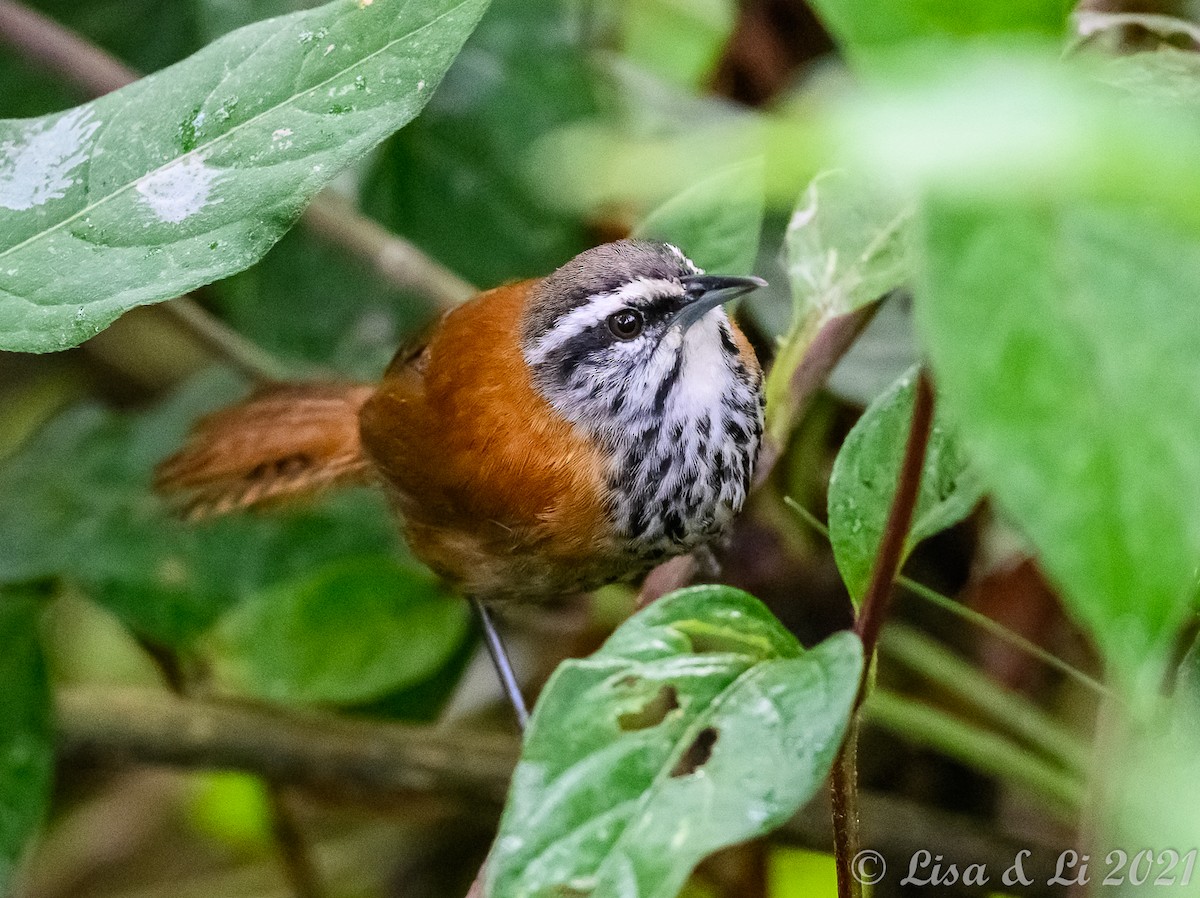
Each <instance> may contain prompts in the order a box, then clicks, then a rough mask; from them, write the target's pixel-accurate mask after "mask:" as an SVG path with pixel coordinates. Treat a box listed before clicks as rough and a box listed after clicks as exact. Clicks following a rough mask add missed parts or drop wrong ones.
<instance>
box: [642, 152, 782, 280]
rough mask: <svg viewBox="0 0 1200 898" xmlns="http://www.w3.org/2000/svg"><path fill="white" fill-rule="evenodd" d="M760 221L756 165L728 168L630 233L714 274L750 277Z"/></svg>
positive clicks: (673, 200)
mask: <svg viewBox="0 0 1200 898" xmlns="http://www.w3.org/2000/svg"><path fill="white" fill-rule="evenodd" d="M762 218H763V167H762V161H761V160H755V161H753V162H747V163H743V164H740V165H733V166H730V167H728V168H725V169H723V170H721V171H718V172H716V173H715V174H713V175H712V176H711V177H709V178H706V179H705V180H703V181H701V182H700V183H699V184H695V185H693V186H692V187H690V188H688V189H687V190H685V191H684V192H683V193H681V194H679V195H678V196H675V197H672V198H671V199H669V200H667V201H666V202H665V203H663V204H662V205H661V206H659V207H658V208H657V209H655V210H654V211H652V212H651V213H650V214H649V215H647V216H646V218H645V219H644V220H643V221H642V223H641V224H639V225H638V227H637V228H636V229H635V230H634V234H633V235H634V236H635V237H644V238H648V239H651V240H665V241H667V242H668V243H674V244H675V245H676V246H678V247H679V248H680V249H682V250H683V251H684V252H685V253H686V254H687V256H688V258H690V259H691V260H692V261H693V262H695V263H696V264H697V265H699V266H700V267H701V268H703V269H705V270H706V271H709V272H711V273H713V274H749V273H750V272H751V271H753V269H754V262H755V260H756V259H757V258H758V241H759V237H760V235H761V232H762Z"/></svg>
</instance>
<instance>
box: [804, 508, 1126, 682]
mask: <svg viewBox="0 0 1200 898" xmlns="http://www.w3.org/2000/svg"><path fill="white" fill-rule="evenodd" d="M783 501H784V503H785V504H786V505H787V506H788V507H789V508H790V509H792V511H794V512H796V514H797V516H799V518H800V519H801V520H802V521H804V523H806V524H808V525H809V526H810V527H812V528H813V529H814V530H816V531H817V532H818V533H820V534H821V535H822V536H824V537H825V538H826V539H828V538H829V528H828V527H826V526H825V525H824V524H822V523H821V521H820V520H818V519H817V517H816V516H815V515H814V514H813V513H812V512H811V511H809V510H808V509H807V508H805V507H804V506H803V505H801V504H800V503H799V502H797V501H796V500H795V499H792V498H791V497H785V498H784V500H783ZM896 582H897V583H898V584H899V585H900V586H901V587H902V588H904V589H906V590H908V591H909V592H911V593H912V594H913V595H915V596H917V597H918V598H920V599H924V600H925V601H926V602H929V603H930V604H931V605H934V606H936V607H938V608H940V609H942V610H943V611H946V612H948V613H949V614H953V615H954V616H955V617H957V618H959V619H960V620H962V621H964V622H965V623H968V624H971V625H972V626H974V627H978V628H979V629H981V630H985V631H986V632H987V633H988V634H990V635H992V636H995V637H996V638H997V639H1000V640H1002V641H1004V642H1006V643H1008V644H1009V645H1011V646H1012V647H1013V648H1015V649H1017V650H1018V651H1020V652H1024V653H1025V654H1027V655H1029V656H1030V657H1033V658H1036V659H1037V660H1038V661H1040V662H1041V663H1042V664H1045V665H1046V666H1047V667H1050V668H1053V669H1054V670H1057V671H1058V672H1059V673H1062V674H1064V675H1065V676H1068V677H1070V678H1071V679H1072V680H1074V681H1075V682H1077V683H1079V684H1080V685H1081V686H1083V687H1085V688H1086V689H1089V690H1091V691H1092V692H1094V693H1096V695H1098V696H1100V697H1101V698H1105V697H1107V696H1109V695H1110V694H1111V690H1110V689H1109V688H1108V687H1107V686H1105V685H1104V684H1103V683H1101V682H1100V681H1099V680H1097V679H1095V678H1094V677H1090V676H1088V675H1087V674H1085V673H1084V672H1083V671H1082V670H1080V669H1079V668H1077V667H1073V666H1072V665H1070V664H1068V663H1067V662H1066V661H1064V660H1063V659H1062V658H1059V657H1058V656H1057V655H1053V654H1051V653H1050V652H1048V651H1046V650H1045V649H1044V648H1042V647H1041V646H1039V645H1037V644H1036V643H1033V642H1030V641H1029V640H1028V639H1026V638H1025V637H1024V636H1022V635H1020V634H1019V633H1014V632H1013V631H1012V630H1010V629H1008V627H1006V626H1004V624H1001V623H999V622H998V621H994V620H992V619H991V618H990V617H988V616H987V615H985V614H980V613H979V612H978V611H975V610H974V609H972V608H968V607H966V606H965V605H962V604H961V603H959V602H956V601H954V599H952V598H950V597H949V596H944V595H942V594H941V593H940V592H937V591H936V590H934V589H930V588H929V587H928V586H925V585H924V584H923V583H918V582H917V581H916V580H913V579H912V578H910V577H904V576H901V577H898V578H897V579H896Z"/></svg>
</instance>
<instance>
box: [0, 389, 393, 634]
mask: <svg viewBox="0 0 1200 898" xmlns="http://www.w3.org/2000/svg"><path fill="white" fill-rule="evenodd" d="M242 392H243V388H242V387H241V386H240V385H239V384H238V383H237V382H236V381H235V380H234V379H232V378H231V377H229V376H228V375H221V376H205V377H201V378H198V379H196V380H195V381H194V382H193V383H190V384H189V385H188V386H187V387H186V388H185V389H183V390H181V391H179V393H178V394H177V395H176V396H174V397H172V399H171V400H170V401H168V402H166V403H163V404H162V405H161V406H159V407H158V408H156V409H154V410H153V411H151V412H149V413H145V414H142V415H118V414H114V413H111V412H106V411H104V410H102V409H99V408H97V407H94V406H90V405H83V406H77V407H75V408H73V409H70V410H69V411H67V412H65V413H64V414H63V415H61V416H59V417H58V418H56V419H54V420H53V421H51V422H50V423H49V424H47V425H46V426H45V427H44V428H43V429H42V430H41V431H40V432H39V433H37V434H36V435H35V436H34V437H33V438H32V439H31V440H30V441H29V443H28V444H27V445H26V446H25V447H24V448H23V449H22V450H21V452H19V453H18V454H17V455H16V456H14V457H13V458H11V459H9V460H8V461H6V462H5V464H4V465H3V466H0V545H3V546H4V547H5V550H4V552H0V583H5V582H14V581H24V580H31V579H39V578H46V577H67V578H70V579H73V580H76V581H78V582H79V583H80V584H81V585H82V586H83V587H84V588H85V589H86V590H87V591H88V593H89V594H91V595H92V597H93V598H95V599H96V600H97V601H98V602H100V603H101V604H103V605H104V606H106V607H107V608H109V609H110V610H112V611H113V612H114V613H116V614H117V615H118V616H119V617H120V618H121V619H122V621H124V623H125V624H126V625H127V626H129V627H130V628H131V629H133V630H134V632H136V633H137V634H138V635H140V636H143V637H145V638H148V639H151V640H152V641H155V642H159V643H163V644H165V645H170V646H184V645H186V644H188V643H189V642H190V641H191V640H192V639H194V638H195V637H196V636H197V635H199V634H200V633H201V632H202V631H204V630H206V629H208V628H209V627H210V626H211V625H212V623H213V622H214V621H215V620H216V619H217V618H218V617H219V616H220V615H221V614H222V613H224V611H225V610H226V609H228V608H230V607H232V606H233V605H235V604H237V603H238V602H239V601H240V600H242V599H243V598H245V597H247V596H249V595H252V594H254V593H256V592H258V591H260V590H262V589H264V588H265V587H266V586H268V585H269V584H271V583H277V582H283V581H287V580H292V579H295V578H296V577H299V576H301V575H302V574H304V573H305V572H308V571H311V570H313V569H314V568H315V567H317V566H319V565H320V564H323V563H327V562H330V561H333V560H335V559H338V558H344V557H347V556H351V555H361V554H363V553H368V552H380V553H385V552H390V551H395V546H396V531H395V526H394V524H393V523H392V521H391V517H390V515H389V513H388V511H387V508H386V506H385V503H384V502H383V501H382V498H381V497H380V496H378V495H375V494H373V493H372V494H368V493H366V492H365V491H361V492H355V493H347V494H344V495H340V496H336V497H333V498H332V499H328V500H323V501H322V502H320V503H319V504H315V505H311V506H301V507H298V508H295V509H290V510H288V511H284V512H281V513H279V514H277V515H272V516H255V515H237V516H232V517H228V518H222V519H218V520H214V521H208V522H203V523H198V524H188V523H185V522H182V521H179V520H177V519H175V518H174V517H173V516H172V515H171V514H170V513H169V511H168V509H167V508H165V507H164V505H163V503H162V502H161V501H160V500H159V499H158V498H157V497H155V496H154V494H153V492H152V490H151V471H152V469H153V467H154V465H155V463H156V462H158V461H160V460H161V459H163V458H165V457H166V456H167V455H168V454H170V453H171V452H173V451H174V450H175V449H177V448H178V447H179V446H180V445H181V443H182V440H183V435H184V433H185V432H186V430H187V428H188V427H189V426H190V424H191V423H192V422H193V421H195V420H196V418H197V417H199V416H200V415H201V414H202V413H204V412H207V411H211V410H212V409H214V408H215V407H217V406H219V405H221V404H223V403H226V402H228V401H230V400H232V399H234V398H237V397H238V396H239V395H241V393H242Z"/></svg>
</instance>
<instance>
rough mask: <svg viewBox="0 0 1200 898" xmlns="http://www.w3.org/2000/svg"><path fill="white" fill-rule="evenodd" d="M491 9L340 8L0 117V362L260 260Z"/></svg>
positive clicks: (428, 3) (403, 113)
mask: <svg viewBox="0 0 1200 898" xmlns="http://www.w3.org/2000/svg"><path fill="white" fill-rule="evenodd" d="M486 5H487V0H373V2H372V0H335V2H333V3H330V4H328V5H326V6H322V7H319V8H317V9H313V10H307V11H304V12H298V13H294V14H292V15H289V16H284V17H281V18H277V19H270V20H268V21H265V22H259V23H257V24H255V25H251V26H249V27H246V28H242V29H240V30H239V31H235V32H233V33H231V34H229V35H227V36H226V37H224V38H222V39H220V40H218V41H216V42H215V43H213V44H211V45H209V46H208V47H206V48H205V49H203V50H201V51H200V52H199V53H196V54H195V55H194V56H191V57H189V58H188V59H186V60H184V61H183V62H181V63H179V64H177V65H174V66H171V67H170V68H168V69H164V70H163V71H161V72H159V73H157V74H155V75H151V76H150V77H148V78H144V79H142V80H141V81H138V82H136V83H135V84H132V85H130V86H129V87H127V88H124V89H123V90H120V91H117V92H116V93H113V94H109V95H108V96H105V97H101V98H100V99H99V100H96V101H94V102H92V103H87V104H85V105H83V106H77V107H76V108H74V109H71V110H69V111H67V112H64V113H60V114H57V115H50V116H45V117H43V118H38V119H28V120H9V121H0V349H15V350H25V351H32V352H46V351H50V350H55V349H63V348H66V347H68V346H73V345H75V344H77V343H79V342H81V341H82V340H85V339H87V338H88V337H90V336H92V335H93V334H95V333H97V332H98V331H100V330H101V329H103V328H104V327H106V326H107V325H108V324H110V323H111V322H112V321H113V320H114V319H115V318H116V317H117V316H118V315H120V314H121V313H122V312H124V311H126V310H127V309H129V308H132V307H133V306H136V305H141V304H144V303H151V302H157V301H159V300H163V299H168V298H170V297H172V296H176V295H178V294H180V293H183V292H185V291H187V290H190V289H192V288H194V287H198V286H200V285H202V284H206V283H208V282H210V281H213V280H216V279H217V278H220V277H224V276H225V275H228V274H232V273H234V272H236V271H240V270H242V269H243V268H246V267H247V266H249V265H251V264H252V263H253V262H255V261H257V260H258V259H259V258H260V257H261V256H262V255H263V253H265V252H266V251H267V249H268V248H269V247H270V246H271V245H272V244H273V243H275V241H276V240H278V239H279V237H280V236H281V235H282V234H283V233H284V231H286V230H287V229H288V227H289V226H290V225H291V223H292V222H293V221H294V220H295V218H296V216H297V215H299V214H300V212H301V210H302V209H303V208H304V206H305V205H306V204H307V203H308V201H309V199H311V198H312V196H313V194H315V193H316V192H317V191H318V190H320V189H321V188H322V187H324V186H325V185H326V184H328V183H329V181H330V180H331V179H332V178H334V177H335V176H336V175H337V174H338V172H339V171H341V170H342V169H343V168H345V167H346V166H347V165H348V164H349V163H351V162H353V161H355V160H356V159H359V158H360V157H362V156H363V155H364V154H365V153H366V152H367V151H368V150H369V149H370V148H371V147H373V146H374V145H375V144H376V143H378V142H379V141H380V140H382V139H383V138H384V137H386V136H387V135H389V134H391V133H392V132H393V131H395V130H396V129H397V128H399V127H401V126H402V125H404V124H405V123H406V122H407V121H409V119H411V118H412V117H413V116H415V115H416V114H417V112H419V111H420V109H421V107H422V106H423V105H424V104H425V101H426V99H428V97H429V96H430V95H431V94H432V92H433V89H434V88H435V87H436V86H437V84H438V82H439V81H440V80H441V77H442V75H443V74H444V73H445V71H446V69H447V67H448V66H449V65H450V62H451V61H452V60H453V59H454V57H455V54H457V52H458V50H459V47H460V46H461V45H462V42H463V41H464V40H465V39H466V37H467V35H468V34H470V32H471V29H472V28H473V27H474V26H475V23H476V21H477V20H478V19H479V16H480V15H481V14H482V13H483V11H484V9H485V7H486Z"/></svg>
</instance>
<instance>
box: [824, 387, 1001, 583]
mask: <svg viewBox="0 0 1200 898" xmlns="http://www.w3.org/2000/svg"><path fill="white" fill-rule="evenodd" d="M915 381H916V369H915V368H914V369H913V370H912V371H909V372H908V373H907V374H905V375H904V377H902V378H900V380H898V381H896V383H894V384H893V385H892V386H891V388H890V389H888V391H887V392H886V393H884V394H883V395H882V396H880V397H879V398H878V399H877V400H875V402H873V403H871V405H870V407H869V408H868V409H867V410H866V412H864V413H863V416H862V418H860V419H859V421H858V423H857V424H855V425H854V428H853V429H852V430H851V431H850V434H849V436H847V437H846V442H845V443H843V444H842V448H841V451H839V452H838V457H837V459H836V461H835V462H834V465H833V473H832V474H831V475H830V478H829V539H830V542H831V543H832V544H833V554H834V558H835V559H836V560H837V566H838V570H839V571H841V574H842V579H843V580H844V581H845V582H846V588H847V589H848V590H849V591H850V598H851V599H852V600H853V601H854V603H855V605H857V604H858V603H859V601H861V599H862V597H863V594H864V593H865V592H866V589H867V584H868V583H869V581H870V579H871V569H872V567H873V566H874V564H875V556H876V555H877V554H878V552H879V543H880V541H881V540H882V539H883V530H884V526H885V525H886V524H887V518H888V512H889V511H890V510H891V507H892V498H893V496H895V494H896V481H897V479H898V478H899V476H900V466H901V464H902V462H903V459H904V446H905V443H906V442H907V440H908V430H909V425H910V423H911V421H912V408H913V392H914V389H915ZM981 495H982V487H981V485H980V482H979V479H978V477H977V476H976V475H975V472H974V470H973V469H972V468H971V467H970V466H969V465H968V464H967V462H966V458H965V456H964V455H963V454H962V452H961V451H960V449H959V444H958V440H957V438H956V437H955V435H954V433H953V431H952V430H951V429H950V428H949V427H948V426H947V425H946V422H945V421H944V420H943V419H942V418H941V416H940V415H938V416H937V417H935V419H934V422H933V431H932V432H931V433H930V436H929V446H928V448H927V449H926V452H925V467H924V469H923V471H922V473H921V492H920V494H919V495H918V497H917V507H916V510H915V512H914V514H913V521H912V526H911V527H910V529H909V533H908V539H907V541H906V543H905V548H904V555H905V557H907V556H908V553H909V552H911V551H912V550H913V547H915V546H916V545H917V543H919V542H920V541H921V540H923V539H925V538H926V537H929V536H932V535H933V534H935V533H937V532H939V531H941V530H945V529H946V528H947V527H950V526H953V525H954V524H957V523H958V522H959V521H961V520H962V519H963V518H965V517H966V516H967V515H968V514H970V513H971V509H973V508H974V507H975V505H976V503H977V502H978V501H979V498H980V496H981Z"/></svg>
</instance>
